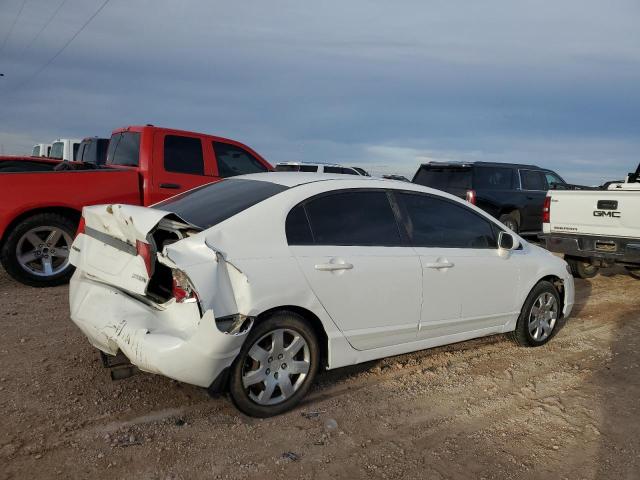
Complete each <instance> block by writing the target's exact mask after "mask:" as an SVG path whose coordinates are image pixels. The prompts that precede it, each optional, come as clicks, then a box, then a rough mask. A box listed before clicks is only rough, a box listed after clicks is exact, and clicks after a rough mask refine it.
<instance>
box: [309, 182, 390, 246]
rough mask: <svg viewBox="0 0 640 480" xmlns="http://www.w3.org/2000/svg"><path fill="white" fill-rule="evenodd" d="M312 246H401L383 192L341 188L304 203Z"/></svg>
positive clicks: (387, 199)
mask: <svg viewBox="0 0 640 480" xmlns="http://www.w3.org/2000/svg"><path fill="white" fill-rule="evenodd" d="M304 208H305V211H306V214H307V218H308V219H309V223H310V226H311V232H312V235H313V240H314V244H315V245H362V246H389V247H391V246H400V245H402V241H401V238H400V233H399V230H398V224H397V222H396V218H395V214H394V213H393V210H392V209H391V204H390V203H389V198H388V197H387V194H386V192H384V191H382V190H380V191H343V192H336V193H330V194H327V195H323V196H321V197H317V198H313V199H311V200H309V201H308V202H306V203H305V204H304Z"/></svg>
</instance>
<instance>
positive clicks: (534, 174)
mask: <svg viewBox="0 0 640 480" xmlns="http://www.w3.org/2000/svg"><path fill="white" fill-rule="evenodd" d="M520 180H521V181H522V189H523V190H547V180H546V179H545V176H544V173H543V172H541V171H539V170H520Z"/></svg>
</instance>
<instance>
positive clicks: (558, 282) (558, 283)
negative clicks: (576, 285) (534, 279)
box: [538, 275, 564, 312]
mask: <svg viewBox="0 0 640 480" xmlns="http://www.w3.org/2000/svg"><path fill="white" fill-rule="evenodd" d="M540 282H549V283H551V284H552V285H553V286H554V287H555V288H556V290H557V291H558V293H559V294H560V312H562V311H563V310H564V282H563V281H562V279H561V278H560V277H556V276H555V275H547V276H546V277H544V278H541V279H540V281H539V282H538V283H540Z"/></svg>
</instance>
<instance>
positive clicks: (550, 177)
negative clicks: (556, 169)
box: [544, 172, 565, 187]
mask: <svg viewBox="0 0 640 480" xmlns="http://www.w3.org/2000/svg"><path fill="white" fill-rule="evenodd" d="M544 176H545V179H546V180H547V185H549V186H550V187H551V186H552V185H553V184H556V185H564V184H565V182H564V180H562V179H561V178H560V177H559V176H558V175H556V174H555V173H553V172H544Z"/></svg>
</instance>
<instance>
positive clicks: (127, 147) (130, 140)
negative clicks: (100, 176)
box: [107, 132, 140, 167]
mask: <svg viewBox="0 0 640 480" xmlns="http://www.w3.org/2000/svg"><path fill="white" fill-rule="evenodd" d="M139 157H140V134H139V133H138V132H122V133H116V134H115V135H112V137H111V141H110V142H109V149H108V150H107V163H108V164H112V165H126V166H129V167H137V166H138V161H139Z"/></svg>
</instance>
